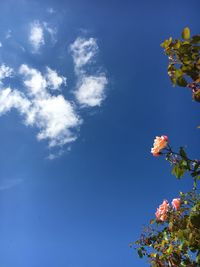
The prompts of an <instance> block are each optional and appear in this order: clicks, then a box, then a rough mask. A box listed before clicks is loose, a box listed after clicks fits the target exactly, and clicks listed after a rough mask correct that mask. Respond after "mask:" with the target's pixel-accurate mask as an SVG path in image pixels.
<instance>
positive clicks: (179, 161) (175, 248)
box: [134, 145, 200, 267]
mask: <svg viewBox="0 0 200 267" xmlns="http://www.w3.org/2000/svg"><path fill="white" fill-rule="evenodd" d="M160 155H165V157H166V160H167V161H169V162H170V164H171V165H172V166H173V168H172V173H173V174H174V175H175V176H176V177H177V178H178V179H180V178H181V177H182V176H183V174H184V173H186V172H188V173H190V175H191V177H192V179H193V180H194V186H193V190H192V191H191V192H187V193H183V192H180V203H181V205H180V208H178V209H175V208H174V207H173V205H169V208H168V210H167V213H166V214H167V216H166V219H165V220H163V221H161V220H159V219H158V218H155V219H152V220H151V221H150V226H149V227H147V228H146V229H145V230H144V232H143V233H142V235H141V237H140V239H139V240H137V241H136V242H135V243H134V244H136V245H137V251H138V254H139V256H140V257H141V258H142V257H144V256H147V258H148V259H149V262H150V264H151V266H152V267H167V266H170V267H175V266H182V267H186V266H188V267H189V266H190V267H196V266H200V193H199V192H198V190H197V179H200V178H199V177H200V176H199V172H200V162H199V161H197V160H191V159H189V158H188V156H187V155H186V152H185V150H184V149H183V148H180V150H179V152H178V153H176V152H173V151H172V149H171V147H170V146H169V145H168V147H166V148H165V150H163V152H161V153H160Z"/></svg>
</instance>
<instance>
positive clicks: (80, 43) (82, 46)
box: [70, 37, 98, 72]
mask: <svg viewBox="0 0 200 267" xmlns="http://www.w3.org/2000/svg"><path fill="white" fill-rule="evenodd" d="M70 50H71V52H72V56H73V60H74V65H75V70H76V71H78V72H80V71H81V69H82V67H83V66H85V65H86V64H88V63H90V62H91V60H92V59H94V56H95V55H96V53H97V51H98V46H97V43H96V39H94V38H89V39H86V38H81V37H78V38H77V39H76V40H75V41H74V43H73V44H71V46H70Z"/></svg>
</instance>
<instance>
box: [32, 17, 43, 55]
mask: <svg viewBox="0 0 200 267" xmlns="http://www.w3.org/2000/svg"><path fill="white" fill-rule="evenodd" d="M29 42H30V44H31V45H32V47H33V51H34V52H38V50H39V49H40V47H41V46H43V45H44V44H45V41H44V32H43V27H42V25H41V24H40V23H39V21H34V22H33V23H31V26H30V34H29Z"/></svg>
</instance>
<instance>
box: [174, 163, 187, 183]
mask: <svg viewBox="0 0 200 267" xmlns="http://www.w3.org/2000/svg"><path fill="white" fill-rule="evenodd" d="M184 173H185V170H184V169H183V168H180V167H179V166H178V165H177V164H176V165H174V167H173V169H172V174H174V175H175V176H176V178H178V179H180V178H181V177H182V176H183V175H184Z"/></svg>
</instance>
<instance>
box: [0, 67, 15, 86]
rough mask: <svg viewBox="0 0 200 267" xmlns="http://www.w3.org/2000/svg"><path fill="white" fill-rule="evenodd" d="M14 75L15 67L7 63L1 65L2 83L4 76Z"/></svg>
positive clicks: (0, 76)
mask: <svg viewBox="0 0 200 267" xmlns="http://www.w3.org/2000/svg"><path fill="white" fill-rule="evenodd" d="M12 75H13V69H12V68H10V67H8V66H6V65H5V64H2V65H0V83H1V81H2V80H3V79H4V78H7V77H11V76H12Z"/></svg>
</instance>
